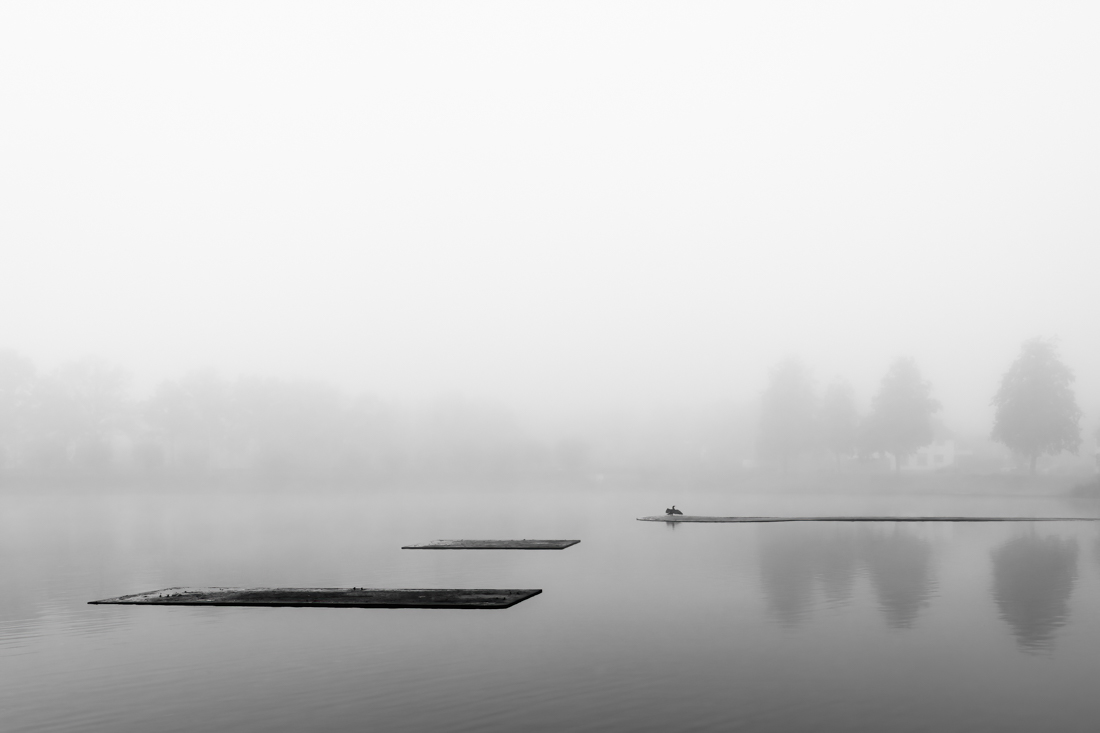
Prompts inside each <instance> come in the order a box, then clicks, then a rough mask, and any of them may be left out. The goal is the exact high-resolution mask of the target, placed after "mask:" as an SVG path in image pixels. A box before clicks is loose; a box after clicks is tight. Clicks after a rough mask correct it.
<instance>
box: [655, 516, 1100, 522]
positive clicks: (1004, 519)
mask: <svg viewBox="0 0 1100 733" xmlns="http://www.w3.org/2000/svg"><path fill="white" fill-rule="evenodd" d="M638 521H639V522H730V523H745V522H1100V517H702V516H698V517H697V516H692V515H682V516H676V515H672V516H669V515H664V516H655V517H638Z"/></svg>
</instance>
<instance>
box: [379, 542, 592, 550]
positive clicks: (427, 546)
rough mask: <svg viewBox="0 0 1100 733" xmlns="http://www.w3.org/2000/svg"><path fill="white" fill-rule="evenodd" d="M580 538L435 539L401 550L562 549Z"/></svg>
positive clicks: (406, 546)
mask: <svg viewBox="0 0 1100 733" xmlns="http://www.w3.org/2000/svg"><path fill="white" fill-rule="evenodd" d="M578 542H580V540H436V541H434V542H426V543H424V544H420V545H405V546H404V547H402V548H401V549H402V550H564V549H565V548H566V547H571V546H573V545H575V544H577V543H578Z"/></svg>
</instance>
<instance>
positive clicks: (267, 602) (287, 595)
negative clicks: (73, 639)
mask: <svg viewBox="0 0 1100 733" xmlns="http://www.w3.org/2000/svg"><path fill="white" fill-rule="evenodd" d="M539 593H542V589H541V588H535V589H525V590H516V589H498V588H493V589H486V588H441V589H431V588H396V589H383V588H164V589H162V590H154V591H149V592H148V593H134V594H132V595H128V596H119V597H118V598H104V599H103V600H101V601H89V603H91V604H106V603H112V604H124V605H139V606H323V607H332V608H345V607H354V608H508V607H509V606H514V605H516V604H517V603H519V602H521V601H525V600H527V599H528V598H531V597H532V596H537V595H538V594H539Z"/></svg>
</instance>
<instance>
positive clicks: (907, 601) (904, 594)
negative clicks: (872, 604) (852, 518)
mask: <svg viewBox="0 0 1100 733" xmlns="http://www.w3.org/2000/svg"><path fill="white" fill-rule="evenodd" d="M862 540H863V541H862V542H861V549H862V550H863V552H862V557H863V561H864V562H865V563H866V566H867V572H868V575H869V576H870V578H871V584H872V585H873V586H874V588H875V593H876V595H878V602H879V609H880V610H881V611H882V615H883V616H884V617H885V618H886V623H887V624H889V625H890V626H892V627H893V628H895V629H908V628H910V627H911V626H912V625H913V621H915V620H916V618H917V615H918V614H919V613H920V612H921V610H922V609H923V608H924V607H925V606H927V605H928V601H929V599H930V598H931V597H932V592H933V590H934V587H935V582H934V578H933V575H932V547H931V545H930V544H929V542H928V540H925V539H921V538H920V537H916V536H915V535H912V534H910V533H908V532H904V531H902V530H901V529H900V527H897V526H895V531H893V532H890V533H889V534H883V533H878V532H873V531H872V532H865V533H864V536H863V538H862Z"/></svg>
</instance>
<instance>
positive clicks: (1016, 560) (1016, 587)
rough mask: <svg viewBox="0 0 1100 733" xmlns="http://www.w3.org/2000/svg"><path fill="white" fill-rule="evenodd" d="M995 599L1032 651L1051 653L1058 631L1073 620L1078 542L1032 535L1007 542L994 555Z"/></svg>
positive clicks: (1020, 641)
mask: <svg viewBox="0 0 1100 733" xmlns="http://www.w3.org/2000/svg"><path fill="white" fill-rule="evenodd" d="M991 558H992V560H993V600H994V601H996V603H997V607H998V608H999V609H1000V614H1001V618H1002V619H1004V620H1005V622H1006V623H1007V624H1008V625H1009V628H1011V630H1012V633H1013V634H1014V635H1015V636H1016V642H1017V643H1018V644H1019V645H1020V647H1021V648H1022V649H1024V650H1025V651H1029V652H1041V651H1049V650H1050V648H1051V647H1052V646H1053V643H1054V634H1055V632H1056V631H1057V630H1058V629H1059V628H1061V627H1062V626H1064V625H1065V624H1066V622H1067V621H1068V620H1069V597H1070V595H1071V594H1072V593H1073V586H1074V584H1075V583H1076V581H1077V540H1076V539H1067V538H1061V537H1039V536H1037V535H1034V534H1031V535H1026V536H1023V537H1016V538H1013V539H1010V540H1008V541H1007V542H1005V543H1004V544H1003V545H1001V546H1000V547H998V548H997V549H995V550H994V551H993V552H992V553H991Z"/></svg>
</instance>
